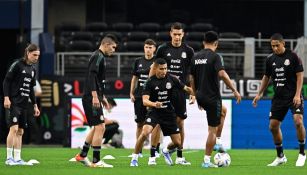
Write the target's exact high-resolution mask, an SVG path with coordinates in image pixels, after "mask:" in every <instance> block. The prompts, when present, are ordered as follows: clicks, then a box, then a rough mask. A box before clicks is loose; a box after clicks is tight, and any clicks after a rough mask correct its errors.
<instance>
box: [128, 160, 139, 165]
mask: <svg viewBox="0 0 307 175" xmlns="http://www.w3.org/2000/svg"><path fill="white" fill-rule="evenodd" d="M130 166H139V163H138V161H137V160H135V159H132V160H131V162H130Z"/></svg>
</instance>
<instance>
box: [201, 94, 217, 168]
mask: <svg viewBox="0 0 307 175" xmlns="http://www.w3.org/2000/svg"><path fill="white" fill-rule="evenodd" d="M199 105H201V106H202V107H203V109H205V110H206V113H207V122H208V138H207V141H206V150H205V155H204V162H203V164H202V167H203V168H216V167H217V166H216V165H214V164H213V163H211V154H212V151H213V147H214V145H215V143H216V134H217V128H218V126H219V125H220V124H221V113H222V100H221V99H216V100H213V101H212V102H206V103H203V104H202V103H201V102H199Z"/></svg>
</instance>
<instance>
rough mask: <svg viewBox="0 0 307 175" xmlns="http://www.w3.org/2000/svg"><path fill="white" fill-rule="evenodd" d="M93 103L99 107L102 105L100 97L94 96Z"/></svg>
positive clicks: (95, 106)
mask: <svg viewBox="0 0 307 175" xmlns="http://www.w3.org/2000/svg"><path fill="white" fill-rule="evenodd" d="M92 104H93V107H94V108H99V107H100V102H99V99H98V97H93V99H92Z"/></svg>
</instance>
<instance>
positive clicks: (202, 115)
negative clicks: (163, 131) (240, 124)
mask: <svg viewBox="0 0 307 175" xmlns="http://www.w3.org/2000/svg"><path fill="white" fill-rule="evenodd" d="M115 101H116V103H117V106H116V107H115V108H113V109H112V112H111V113H107V112H105V117H106V118H109V119H113V120H117V121H118V122H119V125H120V127H119V129H121V130H123V132H124V136H123V145H124V146H125V148H133V147H134V145H135V141H136V136H135V131H136V123H135V121H134V107H133V103H132V102H131V101H130V99H123V98H118V99H115ZM71 103H72V109H71V147H72V148H78V147H81V146H82V145H83V143H84V139H85V136H86V134H87V132H88V131H89V127H88V126H87V125H86V118H85V115H84V110H83V107H82V101H81V98H72V101H71ZM223 105H225V106H226V107H227V116H226V120H225V123H224V129H223V132H222V140H223V145H224V146H225V148H226V149H230V148H231V114H232V103H231V100H223ZM187 114H188V118H187V119H186V120H185V142H184V148H185V149H204V147H205V143H206V139H207V135H208V125H207V118H206V112H205V111H200V110H199V109H198V106H197V104H193V105H189V104H188V101H187ZM161 141H162V147H163V146H165V145H167V144H168V143H169V141H170V138H169V137H164V138H163V140H161Z"/></svg>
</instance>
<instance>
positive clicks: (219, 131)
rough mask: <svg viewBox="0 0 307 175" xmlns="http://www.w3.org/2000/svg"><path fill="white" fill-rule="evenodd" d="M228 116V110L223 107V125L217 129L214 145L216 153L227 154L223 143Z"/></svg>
mask: <svg viewBox="0 0 307 175" xmlns="http://www.w3.org/2000/svg"><path fill="white" fill-rule="evenodd" d="M226 114H227V108H226V107H225V106H224V105H222V113H221V124H220V125H219V126H218V128H217V132H216V144H215V145H214V148H213V150H214V151H219V152H225V151H226V150H225V148H224V147H223V142H222V131H223V127H224V122H225V118H226Z"/></svg>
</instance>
